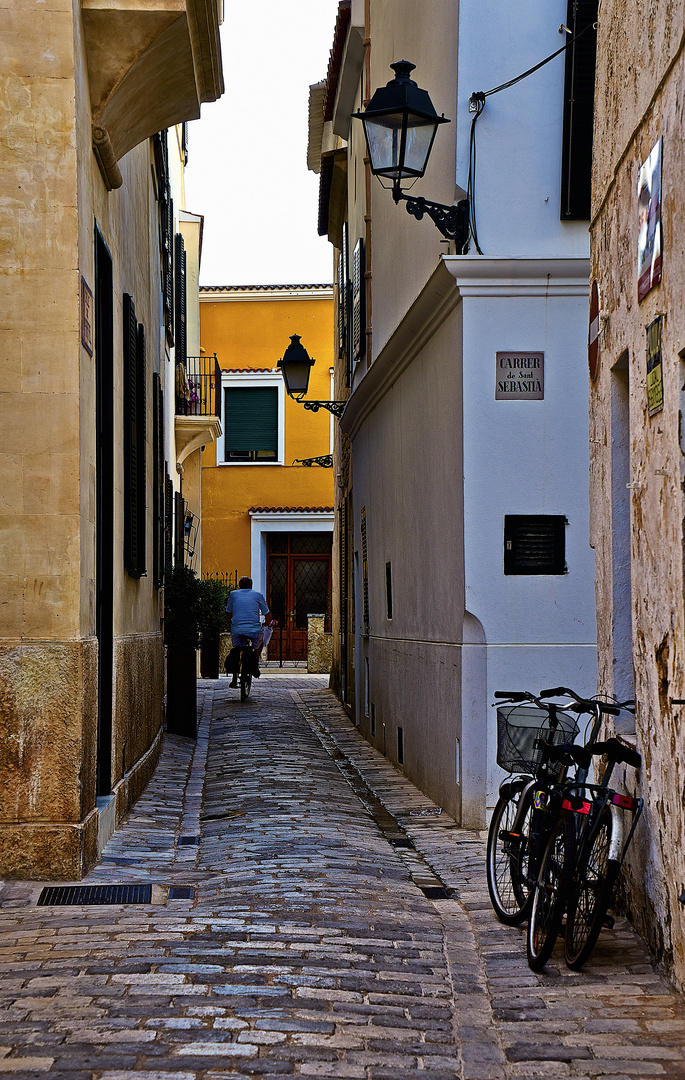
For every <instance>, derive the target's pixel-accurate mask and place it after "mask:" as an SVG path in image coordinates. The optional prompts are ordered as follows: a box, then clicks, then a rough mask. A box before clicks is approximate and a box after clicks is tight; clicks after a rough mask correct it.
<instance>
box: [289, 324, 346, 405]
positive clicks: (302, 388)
mask: <svg viewBox="0 0 685 1080" xmlns="http://www.w3.org/2000/svg"><path fill="white" fill-rule="evenodd" d="M315 363H316V360H313V359H312V358H311V357H310V355H309V353H308V352H307V350H306V349H305V347H304V345H303V344H302V343H301V340H300V335H299V334H292V335H291V337H290V344H289V345H288V348H287V349H286V350H285V352H284V353H283V356H282V358H281V359H280V360H279V361H278V365H277V366H278V367H279V368H280V369H281V372H282V374H283V381H284V383H285V390H286V393H287V394H288V396H289V397H291V398H294V399H295V401H299V402H300V404H301V405H304V407H305V409H309V410H310V411H311V412H318V411H319V409H328V411H329V412H331V413H333V415H334V416H338V417H340V416H342V414H343V412H344V410H345V406H346V405H347V402H346V401H304V395H305V394H306V393H307V387H308V386H309V374H310V372H311V370H312V368H313V366H314V364H315Z"/></svg>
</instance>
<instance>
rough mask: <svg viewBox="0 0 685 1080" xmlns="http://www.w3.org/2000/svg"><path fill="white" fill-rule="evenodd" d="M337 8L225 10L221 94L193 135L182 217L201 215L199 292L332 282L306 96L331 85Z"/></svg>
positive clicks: (245, 0)
mask: <svg viewBox="0 0 685 1080" xmlns="http://www.w3.org/2000/svg"><path fill="white" fill-rule="evenodd" d="M337 10H338V0H289V2H287V0H225V4H224V23H223V26H222V27H221V43H222V60H223V70H224V84H225V91H224V95H223V97H221V98H220V99H219V100H218V101H216V102H211V103H206V104H204V105H203V106H202V110H201V116H200V119H199V120H195V121H193V122H192V123H191V124H190V126H189V134H188V166H187V169H186V209H187V210H189V211H190V212H191V213H194V214H203V215H204V219H205V222H204V235H203V244H202V263H201V267H200V284H202V285H303V284H320V283H326V282H330V281H332V280H333V248H332V247H331V245H330V244H329V242H328V240H327V238H326V237H320V236H318V233H317V221H318V198H319V177H318V176H317V175H315V174H314V173H311V172H309V171H308V169H307V127H308V102H309V86H310V84H311V83H316V82H320V81H321V80H322V79H324V78H325V77H326V72H327V69H328V58H329V53H330V49H331V45H332V44H333V30H334V28H335V18H336V14H337Z"/></svg>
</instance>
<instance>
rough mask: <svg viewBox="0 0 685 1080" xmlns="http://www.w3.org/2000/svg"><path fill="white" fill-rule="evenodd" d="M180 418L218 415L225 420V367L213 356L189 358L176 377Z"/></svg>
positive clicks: (177, 410)
mask: <svg viewBox="0 0 685 1080" xmlns="http://www.w3.org/2000/svg"><path fill="white" fill-rule="evenodd" d="M176 415H177V416H216V417H217V419H218V420H220V419H221V368H220V367H219V361H218V360H217V358H216V353H214V355H213V356H188V357H187V358H186V363H185V369H184V372H183V373H182V372H178V373H177V376H176Z"/></svg>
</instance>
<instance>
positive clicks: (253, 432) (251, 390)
mask: <svg viewBox="0 0 685 1080" xmlns="http://www.w3.org/2000/svg"><path fill="white" fill-rule="evenodd" d="M225 402H226V437H225V446H226V457H227V458H228V455H229V454H231V453H247V452H248V451H252V450H261V451H264V452H267V453H272V454H277V453H278V390H277V388H276V387H275V386H236V387H228V388H227V389H226V398H225Z"/></svg>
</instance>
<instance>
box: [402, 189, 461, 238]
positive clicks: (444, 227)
mask: <svg viewBox="0 0 685 1080" xmlns="http://www.w3.org/2000/svg"><path fill="white" fill-rule="evenodd" d="M392 197H393V199H394V200H395V202H396V203H398V202H400V201H402V202H406V204H407V213H408V214H411V215H412V217H415V218H416V219H417V221H420V220H421V218H422V217H423V216H424V214H428V217H429V218H430V219H431V221H432V222H433V223H434V225H435V226H436V228H437V229H438V230H439V232H441V233H442V235H443V236H444V237H446V239H447V240H454V241H455V243H456V245H457V248H458V249H459V250H460V251H461V250H462V249H463V248H464V247H465V246H466V244H467V243H468V238H469V204H468V201H467V200H466V199H462V200H461V202H458V203H456V204H454V203H453V204H452V205H451V206H446V205H445V204H444V203H439V202H432V201H431V200H430V199H424V197H423V195H417V196H413V195H406V194H405V192H404V191H402V190H401V189H400V188H399V187H398V186H395V187H393V189H392Z"/></svg>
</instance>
